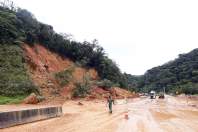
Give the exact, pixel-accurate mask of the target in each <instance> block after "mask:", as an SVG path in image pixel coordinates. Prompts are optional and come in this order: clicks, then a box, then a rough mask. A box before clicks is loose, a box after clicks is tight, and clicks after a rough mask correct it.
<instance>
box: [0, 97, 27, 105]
mask: <svg viewBox="0 0 198 132" xmlns="http://www.w3.org/2000/svg"><path fill="white" fill-rule="evenodd" d="M25 97H26V95H18V96H12V97H8V96H1V95H0V105H3V104H19V103H21V101H22V100H23V99H24V98H25Z"/></svg>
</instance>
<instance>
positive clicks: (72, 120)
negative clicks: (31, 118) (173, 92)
mask: <svg viewBox="0 0 198 132" xmlns="http://www.w3.org/2000/svg"><path fill="white" fill-rule="evenodd" d="M184 100H185V99H184ZM79 102H80V104H81V105H79ZM127 102H128V103H127ZM195 102H196V104H197V103H198V100H196V101H195ZM196 104H195V105H196ZM63 113H64V115H63V116H62V117H59V118H53V119H49V120H44V121H39V122H34V123H29V124H25V125H19V126H15V127H11V128H6V129H2V131H3V132H35V131H37V132H43V131H46V132H153V131H157V132H160V131H168V132H196V131H197V130H198V126H197V124H198V107H192V106H191V105H189V104H188V103H186V102H182V101H181V100H180V99H178V98H176V97H172V96H166V97H165V99H155V100H151V99H149V98H148V97H141V98H134V99H129V100H127V101H126V100H116V104H115V105H114V106H113V114H109V113H108V109H107V106H106V101H102V100H94V101H86V100H75V101H71V100H70V101H66V102H65V103H64V105H63ZM126 116H128V118H126Z"/></svg>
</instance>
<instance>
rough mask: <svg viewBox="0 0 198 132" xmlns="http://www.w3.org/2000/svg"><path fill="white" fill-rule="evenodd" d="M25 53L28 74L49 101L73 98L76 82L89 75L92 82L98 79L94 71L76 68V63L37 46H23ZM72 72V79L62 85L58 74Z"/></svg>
mask: <svg viewBox="0 0 198 132" xmlns="http://www.w3.org/2000/svg"><path fill="white" fill-rule="evenodd" d="M22 47H23V52H24V55H25V60H26V63H27V68H28V73H29V75H30V76H31V79H32V80H33V82H34V84H35V85H36V86H38V87H39V88H40V93H41V95H43V96H44V97H45V98H46V99H48V100H53V99H55V98H56V99H57V98H59V99H60V98H71V97H72V90H73V88H74V83H75V82H81V81H82V80H83V77H84V76H85V75H86V74H88V75H89V76H90V79H91V80H96V79H98V74H97V72H96V71H95V70H94V69H85V68H82V67H79V66H76V64H75V63H74V62H72V61H71V60H69V59H67V58H63V57H61V56H59V55H57V54H56V53H53V52H51V51H49V50H48V49H46V48H45V47H43V46H42V45H39V44H36V45H34V46H29V45H27V44H23V46H22ZM65 70H71V74H70V76H71V77H68V78H70V79H69V80H68V83H67V84H65V85H62V84H60V82H59V80H58V79H57V77H56V74H58V73H60V72H62V71H65Z"/></svg>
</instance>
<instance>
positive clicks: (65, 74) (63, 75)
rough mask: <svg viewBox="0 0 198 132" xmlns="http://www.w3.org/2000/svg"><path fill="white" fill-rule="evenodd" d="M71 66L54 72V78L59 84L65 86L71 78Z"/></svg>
mask: <svg viewBox="0 0 198 132" xmlns="http://www.w3.org/2000/svg"><path fill="white" fill-rule="evenodd" d="M72 72H73V68H72V67H70V68H68V69H66V70H64V71H61V72H59V73H56V74H55V78H56V79H57V80H58V82H59V84H60V85H61V86H65V85H66V84H68V83H69V81H70V79H71V78H72Z"/></svg>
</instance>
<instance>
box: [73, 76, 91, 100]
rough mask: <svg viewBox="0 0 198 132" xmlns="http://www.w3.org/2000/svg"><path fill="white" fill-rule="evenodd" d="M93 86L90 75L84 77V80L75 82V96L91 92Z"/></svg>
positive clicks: (83, 95) (82, 95)
mask: <svg viewBox="0 0 198 132" xmlns="http://www.w3.org/2000/svg"><path fill="white" fill-rule="evenodd" d="M90 88H91V82H90V78H89V76H88V75H85V76H84V77H83V81H82V82H77V83H75V89H74V91H73V97H85V96H86V95H87V94H89V91H90Z"/></svg>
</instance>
